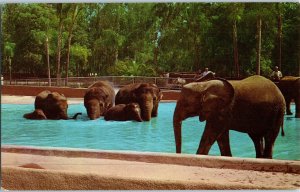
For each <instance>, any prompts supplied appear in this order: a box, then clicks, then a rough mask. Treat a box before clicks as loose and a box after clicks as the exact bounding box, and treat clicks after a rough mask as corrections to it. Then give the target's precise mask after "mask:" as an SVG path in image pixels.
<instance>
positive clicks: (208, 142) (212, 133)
mask: <svg viewBox="0 0 300 192" xmlns="http://www.w3.org/2000/svg"><path fill="white" fill-rule="evenodd" d="M224 131H225V130H224V129H218V128H216V125H214V124H212V123H210V122H207V123H206V126H205V129H204V132H203V135H202V138H201V141H200V144H199V147H198V150H197V154H202V155H207V154H208V152H209V150H210V148H211V146H212V145H213V144H214V142H215V141H216V140H217V139H218V138H219V137H220V135H221V134H222V133H223V132H224Z"/></svg>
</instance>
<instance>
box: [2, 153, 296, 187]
mask: <svg viewBox="0 0 300 192" xmlns="http://www.w3.org/2000/svg"><path fill="white" fill-rule="evenodd" d="M50 151H51V150H50ZM70 154H72V153H69V155H70ZM102 155H103V154H102ZM1 156H2V184H3V187H4V188H5V189H12V190H21V189H26V190H32V189H35V190H45V189H52V190H53V189H54V190H59V189H64V190H66V189H85V190H91V189H93V190H95V189H131V190H133V189H299V187H300V175H299V170H300V169H299V168H300V166H299V163H298V164H296V169H294V170H296V171H297V172H298V173H289V172H277V171H275V170H274V171H256V170H243V169H227V168H209V167H206V166H197V165H195V164H190V165H189V166H187V165H180V164H173V163H166V162H164V161H166V159H167V158H168V155H166V154H162V155H159V154H158V155H157V156H156V158H159V159H160V163H155V162H143V157H144V156H145V154H143V153H141V154H135V157H134V158H133V160H130V161H129V160H120V159H114V158H111V159H109V158H107V157H106V158H87V157H80V156H76V155H72V157H66V156H55V155H50V156H49V155H45V154H43V155H41V154H25V153H23V154H22V153H20V152H19V153H9V152H1ZM133 156H134V155H133ZM170 156H171V157H172V155H170ZM173 157H174V155H173ZM169 158H170V157H169ZM193 158H194V157H192V156H191V157H190V159H193ZM225 159H226V158H225ZM182 160H183V159H181V158H177V159H176V157H175V160H174V162H177V163H179V162H180V161H182ZM185 160H186V159H185ZM221 160H222V159H221ZM232 160H233V163H234V161H236V160H237V159H236V158H234V159H232ZM199 161H211V162H213V163H218V164H220V162H222V161H218V159H217V160H216V159H213V158H209V157H207V159H199ZM245 161H246V163H248V164H253V166H254V164H255V163H253V161H252V160H247V159H246V160H245ZM247 161H248V162H247ZM223 162H224V161H223ZM276 162H278V161H276ZM244 163H245V162H244ZM236 165H237V166H241V165H238V164H237V163H236ZM218 166H219V165H218ZM256 166H257V165H256ZM261 166H262V167H263V166H264V165H261ZM277 166H287V164H285V163H284V162H280V163H279V164H277ZM91 177H92V178H93V179H91ZM41 179H42V180H41ZM50 180H51V181H50ZM89 180H91V181H89ZM96 181H97V182H98V181H99V183H97V184H95V183H94V182H96ZM49 182H50V183H52V184H51V185H49ZM90 182H91V183H90ZM92 183H93V184H92Z"/></svg>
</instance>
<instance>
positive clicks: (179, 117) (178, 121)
mask: <svg viewBox="0 0 300 192" xmlns="http://www.w3.org/2000/svg"><path fill="white" fill-rule="evenodd" d="M183 113H184V111H183V109H180V107H178V104H177V106H176V108H175V112H174V116H173V128H174V136H175V143H176V153H181V127H182V121H183Z"/></svg>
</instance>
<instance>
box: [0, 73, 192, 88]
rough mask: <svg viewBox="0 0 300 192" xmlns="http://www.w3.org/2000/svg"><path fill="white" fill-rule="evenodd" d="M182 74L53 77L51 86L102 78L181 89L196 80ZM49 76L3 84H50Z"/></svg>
mask: <svg viewBox="0 0 300 192" xmlns="http://www.w3.org/2000/svg"><path fill="white" fill-rule="evenodd" d="M178 78H182V77H181V76H180V75H177V77H176V76H175V75H173V76H172V77H144V76H99V77H69V78H68V83H66V78H60V79H57V78H51V81H50V84H51V85H50V86H56V87H71V88H87V87H88V86H89V85H91V84H92V83H94V82H96V81H99V80H102V81H105V80H106V81H109V82H111V83H113V85H114V86H115V87H122V86H124V85H127V84H130V83H155V84H156V85H157V86H158V87H160V88H164V89H180V88H181V86H182V85H183V84H184V83H188V82H192V81H194V79H193V78H185V77H184V78H182V79H183V82H184V83H183V82H182V81H178ZM48 80H49V79H48V78H34V79H12V80H9V79H4V81H3V83H2V85H22V86H49V82H48Z"/></svg>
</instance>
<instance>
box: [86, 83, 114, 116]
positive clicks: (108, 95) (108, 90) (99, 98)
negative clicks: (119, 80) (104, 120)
mask: <svg viewBox="0 0 300 192" xmlns="http://www.w3.org/2000/svg"><path fill="white" fill-rule="evenodd" d="M114 100H115V91H114V89H113V87H112V86H111V85H110V83H109V82H107V81H97V82H95V83H94V84H92V85H91V86H89V87H88V89H87V91H86V93H85V95H84V106H85V108H86V111H87V115H88V116H89V118H90V119H91V120H94V119H97V118H99V117H100V116H101V115H103V114H104V113H105V112H106V111H107V110H108V109H109V108H111V107H112V106H113V105H114Z"/></svg>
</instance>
